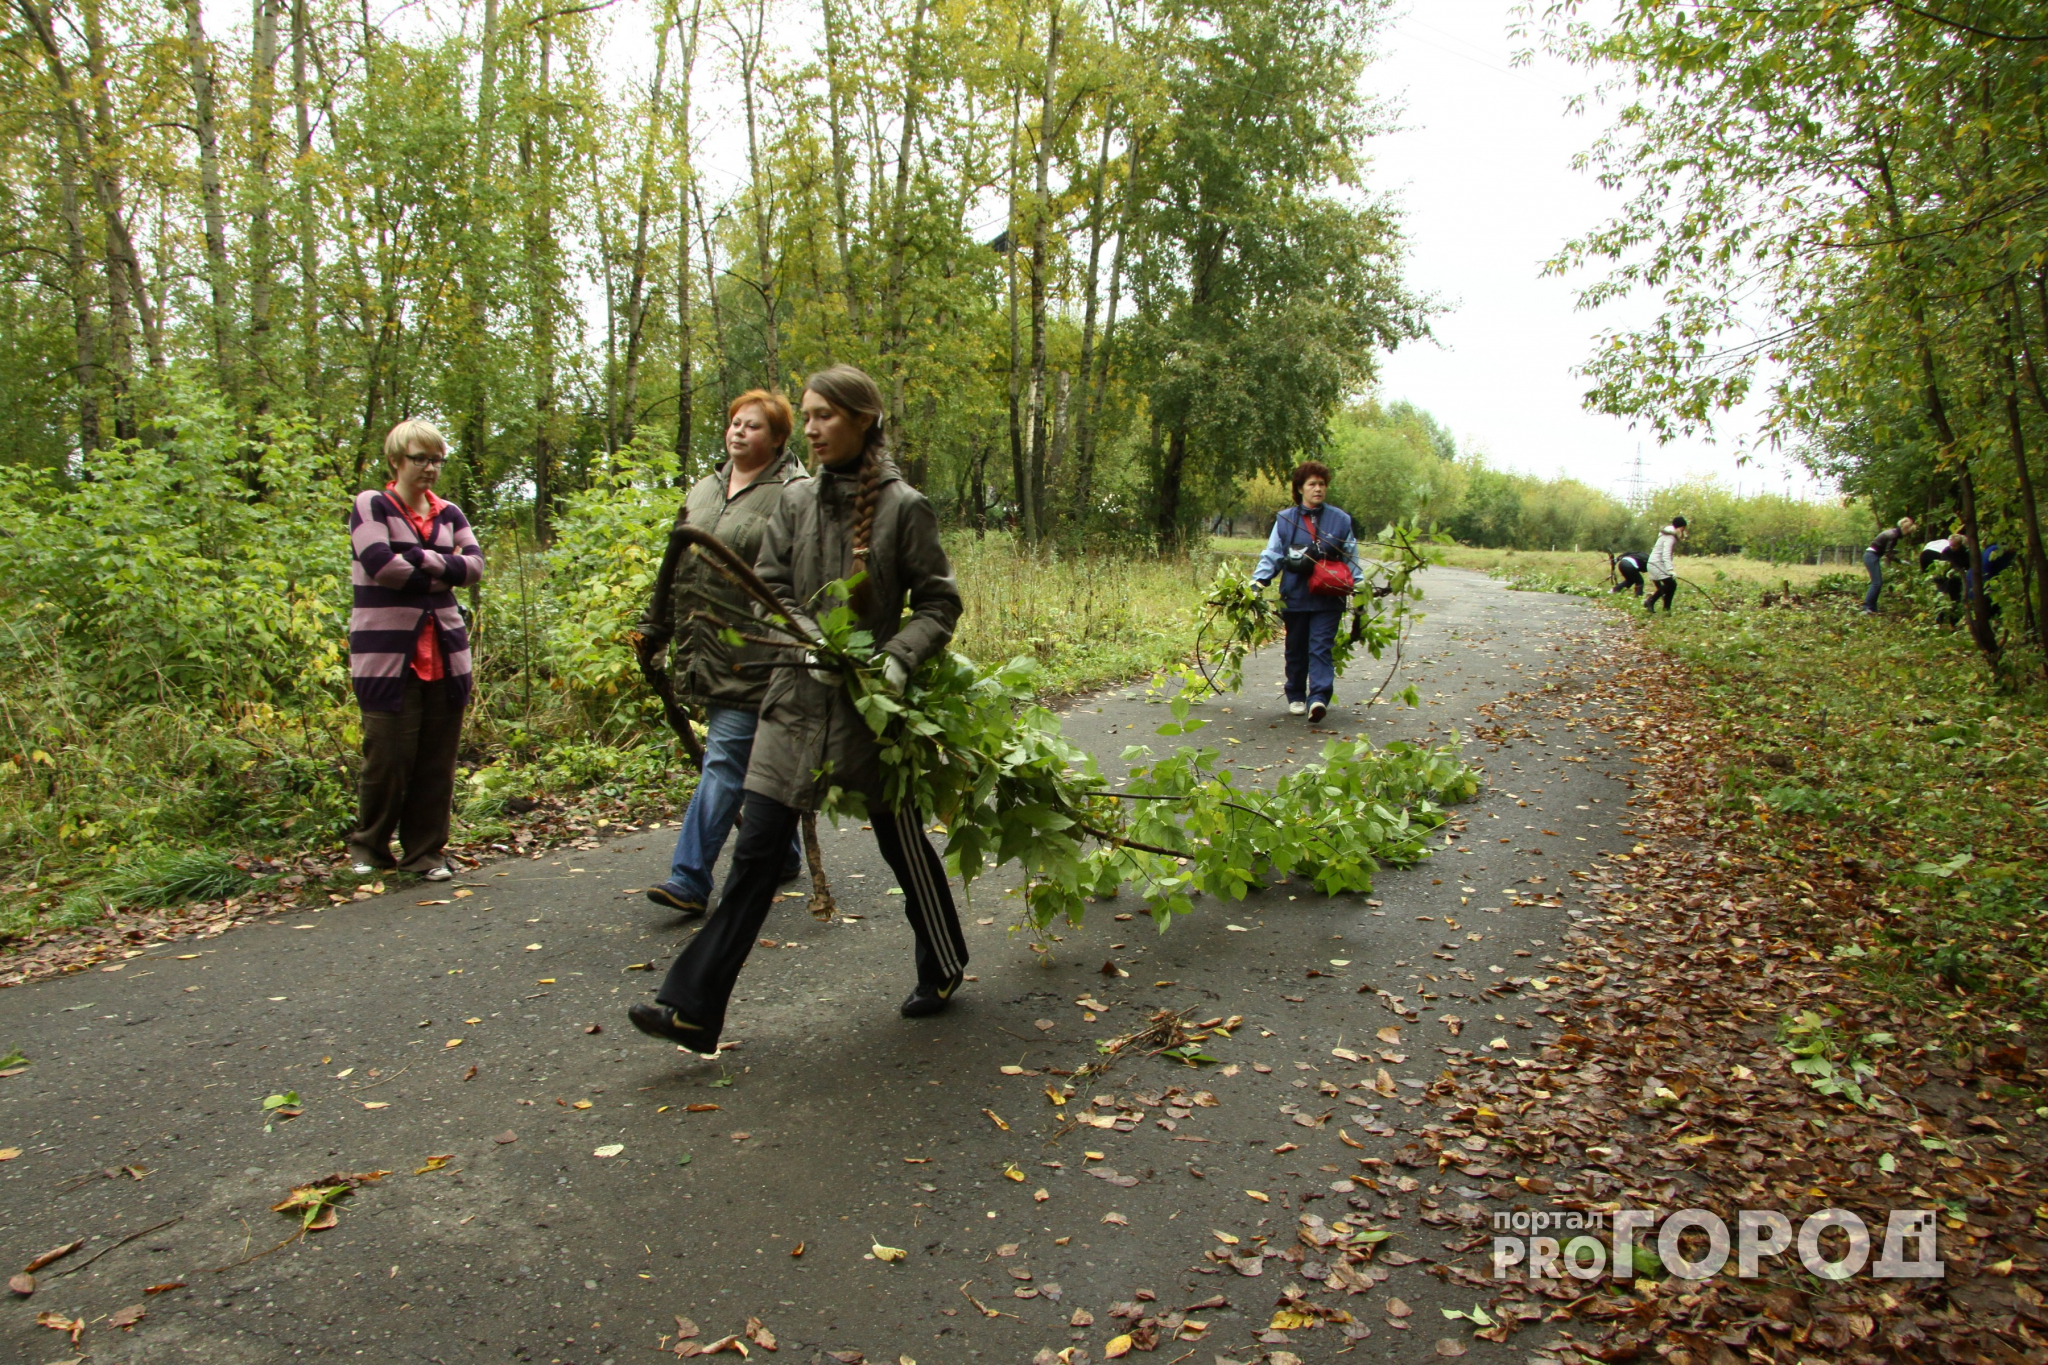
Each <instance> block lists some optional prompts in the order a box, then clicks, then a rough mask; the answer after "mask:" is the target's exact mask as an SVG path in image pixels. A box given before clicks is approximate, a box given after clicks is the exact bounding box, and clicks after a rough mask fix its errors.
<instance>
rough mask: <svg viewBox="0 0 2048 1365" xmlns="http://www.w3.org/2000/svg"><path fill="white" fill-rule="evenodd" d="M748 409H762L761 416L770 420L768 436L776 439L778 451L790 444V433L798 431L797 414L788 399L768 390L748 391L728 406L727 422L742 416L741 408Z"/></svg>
mask: <svg viewBox="0 0 2048 1365" xmlns="http://www.w3.org/2000/svg"><path fill="white" fill-rule="evenodd" d="M748 407H758V408H760V409H761V415H762V416H763V417H765V418H767V419H768V434H769V435H770V436H773V437H774V438H775V448H776V449H777V450H780V449H782V447H783V446H785V445H786V444H788V442H789V433H790V432H792V431H794V430H796V412H795V411H794V410H793V409H792V408H791V407H790V406H789V400H788V399H787V398H784V397H783V396H782V395H781V394H779V393H772V392H770V391H769V390H767V389H748V390H747V391H746V392H745V393H743V394H741V395H740V396H739V397H737V398H735V399H733V400H732V402H731V403H730V404H728V405H727V406H726V409H725V420H726V421H728V422H730V421H731V420H732V419H733V418H735V417H737V416H739V415H740V409H741V408H748Z"/></svg>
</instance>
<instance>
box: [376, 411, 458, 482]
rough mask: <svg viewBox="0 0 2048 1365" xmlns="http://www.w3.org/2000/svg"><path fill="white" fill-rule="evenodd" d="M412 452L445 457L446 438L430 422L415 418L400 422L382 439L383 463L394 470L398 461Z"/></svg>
mask: <svg viewBox="0 0 2048 1365" xmlns="http://www.w3.org/2000/svg"><path fill="white" fill-rule="evenodd" d="M414 451H422V452H426V451H431V452H434V453H436V454H440V455H446V454H447V453H448V438H447V437H445V436H443V435H442V434H441V431H440V428H438V427H436V426H435V425H434V424H433V423H432V422H422V421H421V420H420V419H419V418H417V417H414V418H409V419H408V420H406V421H403V422H400V423H399V424H398V425H397V426H395V427H393V428H391V431H390V432H389V434H387V435H386V436H385V437H384V463H386V464H388V465H390V466H391V467H392V468H393V469H394V470H395V469H397V468H398V462H399V461H400V460H402V459H404V458H405V457H406V456H408V455H410V454H412V453H413V452H414Z"/></svg>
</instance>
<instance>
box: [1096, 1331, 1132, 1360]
mask: <svg viewBox="0 0 2048 1365" xmlns="http://www.w3.org/2000/svg"><path fill="white" fill-rule="evenodd" d="M1130 1353H1131V1334H1130V1333H1129V1332H1125V1333H1124V1334H1123V1335H1122V1336H1116V1337H1111V1338H1110V1339H1109V1341H1108V1342H1107V1343H1106V1344H1105V1345H1104V1346H1103V1348H1102V1358H1103V1359H1104V1360H1115V1359H1117V1358H1118V1357H1119V1356H1127V1355H1129V1354H1130Z"/></svg>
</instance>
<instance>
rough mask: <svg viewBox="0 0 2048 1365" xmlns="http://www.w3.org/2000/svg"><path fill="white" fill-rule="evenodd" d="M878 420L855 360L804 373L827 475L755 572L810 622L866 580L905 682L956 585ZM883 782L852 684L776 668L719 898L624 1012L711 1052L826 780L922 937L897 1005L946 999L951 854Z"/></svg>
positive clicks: (956, 959) (875, 391) (945, 615)
mask: <svg viewBox="0 0 2048 1365" xmlns="http://www.w3.org/2000/svg"><path fill="white" fill-rule="evenodd" d="M882 417H883V406H882V392H881V389H880V388H878V387H877V386H876V384H875V381H874V380H872V379H870V378H869V377H868V376H867V375H866V374H864V373H862V372H861V371H860V370H857V369H854V368H853V367H852V366H850V365H835V366H833V367H832V368H831V369H828V370H825V371H822V372H820V373H818V374H815V375H812V376H811V377H810V379H809V380H808V381H807V382H806V383H805V386H804V395H803V419H804V437H805V439H806V440H807V441H808V442H809V443H810V447H811V452H812V454H813V455H814V456H816V457H817V461H818V465H819V469H818V473H817V476H816V477H815V478H812V479H809V480H806V481H804V482H801V483H796V484H792V485H790V486H789V487H788V488H787V489H786V490H785V491H784V493H783V496H782V502H781V505H780V506H778V507H777V508H776V511H775V517H774V520H773V521H771V522H770V523H769V526H768V532H767V534H766V536H764V537H763V539H762V542H761V553H760V556H759V558H758V559H757V560H756V562H755V570H756V572H757V573H759V574H760V576H761V578H762V580H763V581H764V582H766V583H767V585H768V587H769V588H770V589H771V590H773V592H774V593H775V595H776V596H777V597H778V598H780V599H781V601H782V603H783V605H784V606H785V607H786V608H787V609H788V611H789V612H790V613H791V615H793V616H795V617H798V618H800V619H799V621H798V626H799V628H800V629H805V630H808V629H810V628H811V627H810V618H811V617H812V616H813V615H815V614H816V613H818V612H819V611H821V610H822V609H823V608H824V607H825V605H826V604H825V603H823V602H821V601H820V600H819V599H820V595H821V594H822V592H823V590H824V588H825V587H826V585H827V584H830V583H832V582H835V581H838V580H841V579H847V578H851V577H852V576H853V575H854V574H856V573H858V574H862V575H864V577H863V579H862V581H861V583H860V585H859V586H858V588H856V590H855V591H854V594H853V597H852V599H851V601H850V603H849V605H850V606H852V608H853V610H854V611H855V613H856V614H857V615H858V616H859V618H860V624H861V627H862V629H864V630H867V631H868V632H869V633H871V634H872V635H873V636H874V638H875V639H876V640H878V641H880V642H882V643H881V652H882V654H883V656H884V657H883V660H882V669H883V673H884V676H885V678H886V679H887V681H888V683H889V685H890V686H891V687H892V688H894V689H895V690H896V691H898V692H901V691H902V690H903V688H904V687H905V686H906V685H907V684H908V683H909V680H910V675H911V674H912V673H914V672H916V671H917V668H918V666H919V665H921V664H923V663H924V661H925V660H926V659H929V658H930V657H931V656H932V655H934V654H936V653H937V652H938V651H939V650H941V649H943V648H945V646H946V642H947V641H948V640H950V639H952V637H953V627H954V625H955V624H956V623H957V622H958V621H959V619H960V592H959V589H958V588H957V587H955V586H954V583H953V570H952V565H951V564H950V563H949V562H948V561H947V559H946V552H945V549H944V548H943V547H942V546H941V545H940V544H939V523H938V518H937V517H936V516H934V515H933V513H932V509H931V504H930V503H928V502H926V501H925V498H924V495H923V494H921V493H919V492H918V491H917V490H916V489H914V488H912V487H911V486H910V485H909V484H908V483H905V482H904V481H903V479H902V477H901V476H900V475H899V474H898V473H897V472H896V469H895V468H894V466H892V465H891V464H890V463H889V461H888V460H887V459H886V458H885V457H884V455H883V439H882ZM881 778H882V773H881V761H880V748H879V746H878V744H877V743H876V740H875V735H874V732H873V731H872V730H870V729H869V728H868V725H867V722H866V721H864V720H863V719H862V718H861V716H860V713H859V712H858V711H856V710H855V709H854V706H853V701H852V699H851V698H850V697H849V696H848V695H847V691H846V688H845V687H844V686H843V685H842V684H840V683H839V682H838V681H837V680H835V679H832V678H830V677H825V676H819V675H815V674H813V673H811V672H810V671H808V670H806V669H803V668H798V667H790V668H779V669H776V670H775V671H774V673H773V681H771V682H770V683H769V684H768V694H767V697H766V699H765V700H764V701H763V702H762V706H761V725H760V729H759V731H758V732H757V734H756V736H755V740H754V752H753V759H752V762H751V763H750V764H749V766H748V768H747V781H746V792H747V795H746V805H745V814H744V818H743V819H742V821H741V824H740V837H739V842H738V843H737V844H736V845H735V847H734V849H733V859H732V870H731V871H730V872H729V873H728V874H727V876H726V882H725V894H724V895H723V896H721V897H720V898H719V903H718V909H717V911H716V913H714V914H713V915H712V916H711V918H710V919H709V920H708V921H706V923H705V925H704V928H703V929H702V930H700V931H699V932H698V934H697V936H696V937H695V938H693V939H691V940H690V942H689V943H688V944H687V945H686V946H685V947H684V949H683V951H682V953H681V954H680V955H679V956H678V957H677V958H676V960H675V962H674V964H673V965H671V966H670V968H669V971H668V977H667V979H666V980H665V981H664V982H663V983H662V988H661V990H660V991H659V992H658V993H657V994H656V996H655V1002H656V1003H654V1004H636V1005H634V1006H632V1007H631V1008H630V1009H629V1010H628V1011H627V1013H628V1016H629V1017H630V1018H631V1020H632V1022H633V1026H634V1027H635V1028H637V1029H639V1030H640V1031H641V1032H642V1033H646V1034H650V1035H652V1036H654V1037H657V1038H666V1039H669V1040H671V1041H673V1042H677V1043H680V1044H682V1045H683V1046H685V1047H688V1048H691V1049H693V1050H695V1051H698V1052H711V1051H714V1050H716V1048H717V1046H718V1035H719V1032H720V1031H721V1030H722V1029H723V1027H724V1025H725V1009H726V1003H727V1001H728V1000H730V998H731V996H732V990H733V986H734V984H735V983H736V982H737V981H738V980H739V974H740V969H741V968H742V967H743V966H745V965H746V960H747V953H748V950H749V949H751V948H752V947H753V945H754V940H755V939H756V938H757V937H758V936H759V934H760V930H761V925H762V922H763V921H764V920H765V919H766V918H767V914H768V908H769V906H770V904H771V903H772V902H773V900H774V896H775V888H776V884H777V883H776V868H777V865H778V860H779V859H780V858H781V856H782V851H783V849H785V848H786V847H787V845H788V842H789V839H790V835H791V834H792V832H794V831H795V829H796V827H797V822H798V820H799V818H800V817H801V814H802V812H804V811H814V810H817V809H818V808H819V807H820V806H821V805H822V804H823V802H824V798H825V795H826V794H827V792H829V791H830V789H831V788H833V787H840V788H844V789H847V790H850V791H858V792H860V793H861V794H862V795H863V796H864V797H865V798H866V799H867V803H868V812H869V816H870V824H871V825H872V827H873V829H874V834H875V842H876V843H877V844H878V845H879V846H880V848H881V852H882V856H883V858H884V859H886V860H887V861H888V864H889V867H890V869H891V870H892V871H894V872H895V874H896V879H897V881H898V882H899V883H900V884H901V885H902V888H903V899H904V911H905V913H906V914H907V915H908V916H909V918H910V927H911V931H912V933H913V934H914V935H915V937H916V939H917V985H916V987H915V989H913V990H912V992H911V994H910V997H909V998H908V999H906V1000H905V1001H904V1002H903V1006H902V1013H903V1014H904V1015H905V1016H906V1017H909V1018H916V1017H920V1016H923V1015H929V1014H937V1013H938V1012H939V1011H941V1010H943V1009H945V1008H946V1006H947V1003H948V1002H949V1001H950V1000H951V998H952V995H953V992H954V991H955V990H956V989H957V988H958V987H959V985H960V982H961V979H962V974H963V972H964V969H965V968H966V966H967V941H966V938H965V936H964V935H963V934H962V933H961V932H960V918H959V914H958V912H957V911H956V910H955V909H954V905H953V895H952V889H951V887H949V886H948V884H947V881H946V868H945V864H944V863H943V862H941V861H940V859H939V855H938V853H937V852H936V851H935V850H934V849H933V848H932V846H931V841H930V840H929V839H927V838H926V837H925V832H924V827H923V822H922V821H921V820H920V818H919V815H918V812H917V811H916V810H915V809H914V808H911V807H908V806H906V807H902V808H899V809H893V810H892V809H890V808H888V807H887V806H886V805H885V804H884V803H883V800H882V782H881Z"/></svg>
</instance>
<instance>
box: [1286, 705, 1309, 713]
mask: <svg viewBox="0 0 2048 1365" xmlns="http://www.w3.org/2000/svg"><path fill="white" fill-rule="evenodd" d="M1287 714H1288V715H1290V716H1305V715H1307V714H1308V703H1307V702H1305V701H1291V702H1288V703H1287Z"/></svg>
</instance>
